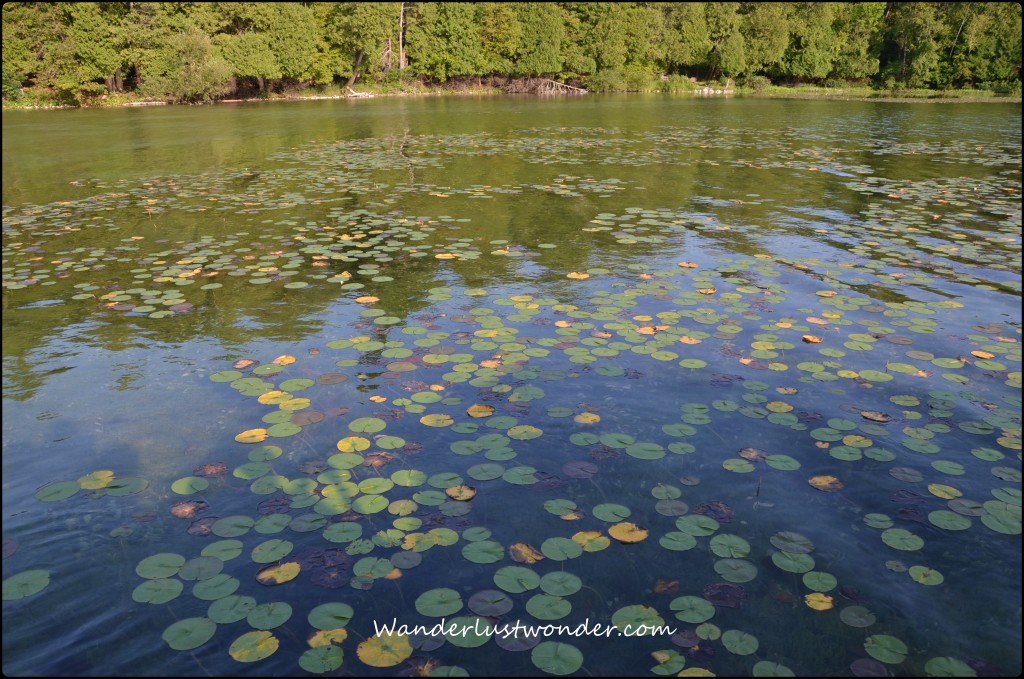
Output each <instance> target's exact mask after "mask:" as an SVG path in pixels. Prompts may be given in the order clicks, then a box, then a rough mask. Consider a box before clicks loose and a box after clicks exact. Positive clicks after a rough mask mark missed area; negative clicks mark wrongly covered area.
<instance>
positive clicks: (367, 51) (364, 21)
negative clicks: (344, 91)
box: [334, 2, 401, 87]
mask: <svg viewBox="0 0 1024 679" xmlns="http://www.w3.org/2000/svg"><path fill="white" fill-rule="evenodd" d="M338 7H339V11H338V13H337V14H336V15H335V21H334V28H335V30H336V31H337V32H338V37H337V38H336V40H338V42H339V44H340V45H341V48H342V51H343V52H344V53H345V54H347V55H348V56H349V59H350V60H351V61H350V62H349V63H351V64H352V65H351V68H350V69H348V70H347V73H348V74H349V78H348V83H347V86H348V87H351V86H352V84H353V83H355V81H356V80H357V79H358V78H359V76H360V73H362V72H363V71H364V70H369V69H367V65H369V67H370V68H373V67H380V66H383V64H381V60H382V58H383V56H384V54H385V47H386V46H387V47H389V46H390V41H391V40H392V38H393V37H394V36H395V29H396V27H397V25H398V21H399V12H400V11H401V8H400V4H399V3H397V2H346V3H341V4H340V5H339V6H338ZM389 54H390V50H389Z"/></svg>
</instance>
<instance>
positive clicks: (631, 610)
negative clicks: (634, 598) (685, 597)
mask: <svg viewBox="0 0 1024 679" xmlns="http://www.w3.org/2000/svg"><path fill="white" fill-rule="evenodd" d="M612 624H613V625H615V627H617V628H618V629H619V630H620V631H621V632H622V633H623V634H628V635H629V636H630V637H636V636H653V635H654V634H656V633H657V631H658V630H657V628H660V627H663V626H664V625H665V620H664V618H662V617H661V616H660V615H658V611H656V610H655V609H653V608H651V607H650V606H643V605H640V604H635V605H632V606H623V607H622V608H620V609H619V610H617V611H615V612H614V613H612Z"/></svg>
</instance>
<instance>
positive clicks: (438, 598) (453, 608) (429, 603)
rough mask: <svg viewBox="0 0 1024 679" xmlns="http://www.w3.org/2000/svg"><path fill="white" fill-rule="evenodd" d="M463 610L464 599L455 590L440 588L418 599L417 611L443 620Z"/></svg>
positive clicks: (425, 593)
mask: <svg viewBox="0 0 1024 679" xmlns="http://www.w3.org/2000/svg"><path fill="white" fill-rule="evenodd" d="M461 608H462V597H461V596H460V595H459V593H458V592H456V591H455V590H454V589H449V588H447V587H440V588H437V589H432V590H429V591H427V592H424V593H423V594H421V595H419V596H418V597H417V598H416V610H417V611H419V612H420V613H421V614H423V615H426V616H429V617H432V618H442V617H446V616H449V615H452V614H453V613H457V612H458V611H459V610H460V609H461Z"/></svg>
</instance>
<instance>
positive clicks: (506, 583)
mask: <svg viewBox="0 0 1024 679" xmlns="http://www.w3.org/2000/svg"><path fill="white" fill-rule="evenodd" d="M494 584H495V585H497V586H498V587H500V588H501V589H503V590H505V591H506V592H508V593H510V594H521V593H523V592H528V591H530V590H531V589H536V588H537V587H539V586H540V576H539V575H537V574H536V573H535V572H534V571H532V570H530V569H529V568H524V567H522V566H505V567H503V568H499V569H498V570H497V572H495V574H494Z"/></svg>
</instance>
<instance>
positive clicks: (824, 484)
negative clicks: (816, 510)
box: [807, 476, 845, 493]
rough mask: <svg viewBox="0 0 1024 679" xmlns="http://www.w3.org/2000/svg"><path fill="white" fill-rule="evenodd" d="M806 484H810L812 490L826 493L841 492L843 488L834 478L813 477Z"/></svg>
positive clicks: (841, 483) (840, 482)
mask: <svg viewBox="0 0 1024 679" xmlns="http://www.w3.org/2000/svg"><path fill="white" fill-rule="evenodd" d="M807 483H809V484H811V487H812V488H816V489H818V490H822V491H825V492H827V493H835V492H838V491H840V490H842V489H843V488H844V487H845V486H844V485H843V482H842V481H840V480H839V479H838V478H836V477H835V476H813V477H811V478H810V479H809V480H808V481H807Z"/></svg>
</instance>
